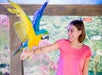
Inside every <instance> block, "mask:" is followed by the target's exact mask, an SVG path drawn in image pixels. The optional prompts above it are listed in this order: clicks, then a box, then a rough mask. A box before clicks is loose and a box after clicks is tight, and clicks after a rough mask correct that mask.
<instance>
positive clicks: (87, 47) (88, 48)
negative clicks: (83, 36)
mask: <svg viewBox="0 0 102 75" xmlns="http://www.w3.org/2000/svg"><path fill="white" fill-rule="evenodd" d="M84 53H85V55H86V57H89V56H91V54H92V52H91V48H90V46H88V45H85V44H84Z"/></svg>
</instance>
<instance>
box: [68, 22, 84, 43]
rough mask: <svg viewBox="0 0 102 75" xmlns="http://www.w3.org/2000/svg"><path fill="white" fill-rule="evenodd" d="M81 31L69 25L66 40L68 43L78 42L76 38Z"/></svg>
mask: <svg viewBox="0 0 102 75" xmlns="http://www.w3.org/2000/svg"><path fill="white" fill-rule="evenodd" d="M81 33H82V32H81V30H78V29H77V28H76V27H75V26H74V25H72V24H71V25H69V27H68V39H69V41H71V42H73V41H78V37H79V36H80V34H81Z"/></svg>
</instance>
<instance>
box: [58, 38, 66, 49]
mask: <svg viewBox="0 0 102 75" xmlns="http://www.w3.org/2000/svg"><path fill="white" fill-rule="evenodd" d="M64 41H65V40H64V39H61V40H58V41H57V44H58V48H59V49H60V50H61V49H62V46H63V45H64Z"/></svg>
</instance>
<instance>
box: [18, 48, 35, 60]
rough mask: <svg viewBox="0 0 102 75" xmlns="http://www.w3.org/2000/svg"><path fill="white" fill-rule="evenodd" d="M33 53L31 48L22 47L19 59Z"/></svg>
mask: <svg viewBox="0 0 102 75" xmlns="http://www.w3.org/2000/svg"><path fill="white" fill-rule="evenodd" d="M33 54H34V52H33V51H32V50H30V49H28V48H24V49H23V52H22V54H21V56H20V59H21V60H24V59H26V58H27V57H29V56H32V55H33Z"/></svg>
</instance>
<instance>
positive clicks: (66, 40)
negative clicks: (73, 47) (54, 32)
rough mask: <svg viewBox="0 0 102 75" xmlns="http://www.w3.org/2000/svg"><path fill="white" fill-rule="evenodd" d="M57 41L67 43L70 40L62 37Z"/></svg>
mask: <svg viewBox="0 0 102 75" xmlns="http://www.w3.org/2000/svg"><path fill="white" fill-rule="evenodd" d="M57 42H61V43H65V42H69V40H68V39H60V40H58V41H57Z"/></svg>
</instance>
